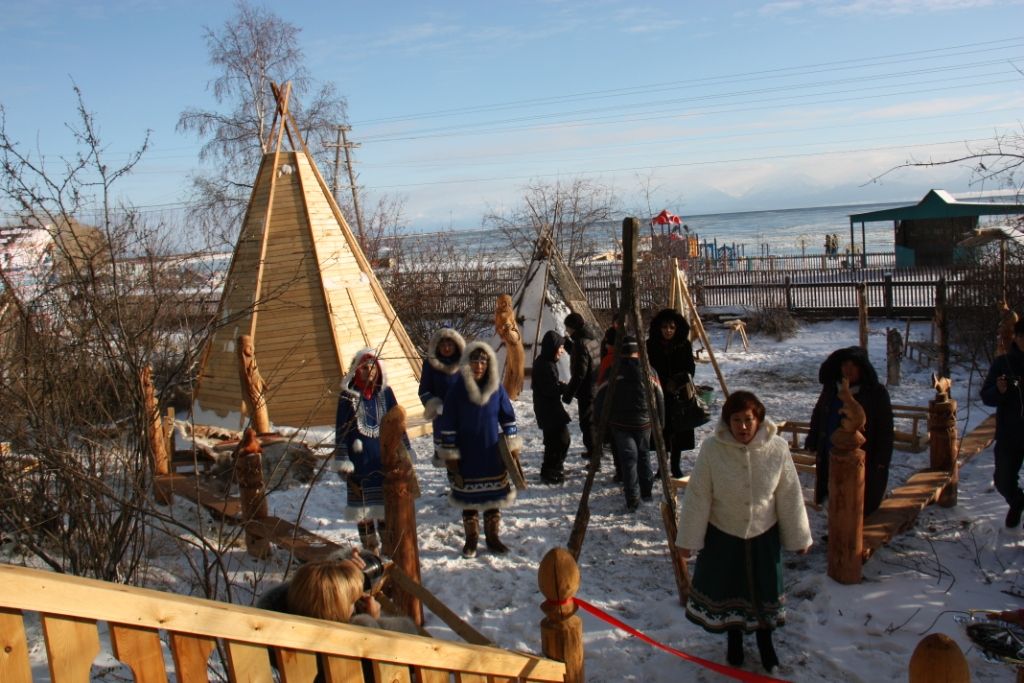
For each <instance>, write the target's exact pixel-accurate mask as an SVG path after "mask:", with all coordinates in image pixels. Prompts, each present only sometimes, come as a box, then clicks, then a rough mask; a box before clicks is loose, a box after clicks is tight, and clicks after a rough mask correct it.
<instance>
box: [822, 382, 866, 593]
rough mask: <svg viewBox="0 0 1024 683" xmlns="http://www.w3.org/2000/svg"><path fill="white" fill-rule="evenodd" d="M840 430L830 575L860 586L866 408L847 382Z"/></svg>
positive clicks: (832, 469) (833, 465)
mask: <svg viewBox="0 0 1024 683" xmlns="http://www.w3.org/2000/svg"><path fill="white" fill-rule="evenodd" d="M839 398H840V400H841V401H842V402H843V407H842V408H841V409H840V414H841V415H842V416H843V417H842V419H841V420H840V424H839V428H838V429H836V431H835V432H833V433H832V449H831V451H830V452H829V473H828V575H829V576H830V577H832V578H833V579H835V580H836V581H838V582H839V583H845V584H853V583H860V581H861V572H862V570H863V568H864V457H865V456H864V451H863V450H861V448H860V447H861V446H862V445H864V442H865V441H866V439H865V438H864V434H862V433H861V432H862V431H863V430H864V425H865V424H866V418H865V415H864V408H862V407H861V405H860V404H859V403H857V400H856V399H855V398H854V397H853V394H852V393H850V385H849V383H848V382H847V381H846V380H845V379H844V380H843V383H842V387H841V388H840V390H839Z"/></svg>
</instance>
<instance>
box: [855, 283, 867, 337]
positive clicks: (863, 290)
mask: <svg viewBox="0 0 1024 683" xmlns="http://www.w3.org/2000/svg"><path fill="white" fill-rule="evenodd" d="M857 322H858V325H857V329H858V330H859V331H860V347H861V348H862V349H864V350H865V351H867V350H868V290H867V285H865V284H864V283H863V282H861V283H858V284H857Z"/></svg>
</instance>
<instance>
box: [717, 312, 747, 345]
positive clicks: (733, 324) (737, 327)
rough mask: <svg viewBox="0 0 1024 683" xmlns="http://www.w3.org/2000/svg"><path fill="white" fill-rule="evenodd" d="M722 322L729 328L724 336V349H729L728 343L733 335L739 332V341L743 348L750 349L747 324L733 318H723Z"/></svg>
mask: <svg viewBox="0 0 1024 683" xmlns="http://www.w3.org/2000/svg"><path fill="white" fill-rule="evenodd" d="M722 324H723V325H725V327H727V328H728V329H729V333H728V334H727V335H726V337H725V350H726V351H728V350H729V343H730V342H731V341H732V338H733V335H735V334H737V333H739V336H740V341H741V342H743V350H744V351H749V350H750V340H749V339H748V338H747V324H746V323H745V322H743V321H742V320H740V319H738V318H737V319H735V320H723V321H722Z"/></svg>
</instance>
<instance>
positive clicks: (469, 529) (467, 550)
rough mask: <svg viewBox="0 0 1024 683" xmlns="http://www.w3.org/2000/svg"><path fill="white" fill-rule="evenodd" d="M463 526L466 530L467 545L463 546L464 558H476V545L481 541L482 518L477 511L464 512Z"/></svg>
mask: <svg viewBox="0 0 1024 683" xmlns="http://www.w3.org/2000/svg"><path fill="white" fill-rule="evenodd" d="M462 526H463V527H464V528H465V529H466V545H464V546H462V556H463V557H465V558H470V557H476V544H477V542H478V541H479V540H480V516H479V515H478V514H477V511H476V510H463V511H462Z"/></svg>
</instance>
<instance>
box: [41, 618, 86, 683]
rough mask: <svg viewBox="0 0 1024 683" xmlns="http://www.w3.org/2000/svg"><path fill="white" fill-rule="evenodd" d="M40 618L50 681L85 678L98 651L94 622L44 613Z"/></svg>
mask: <svg viewBox="0 0 1024 683" xmlns="http://www.w3.org/2000/svg"><path fill="white" fill-rule="evenodd" d="M41 621H42V623H43V636H44V638H45V640H46V657H47V659H48V660H49V664H50V677H51V678H52V679H53V683H78V681H88V680H89V674H90V672H91V671H92V663H93V660H95V659H96V655H98V654H99V653H100V635H99V632H98V631H97V630H96V622H95V621H93V620H92V619H82V618H76V617H71V616H62V615H58V614H47V613H44V614H43V615H42V617H41Z"/></svg>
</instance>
